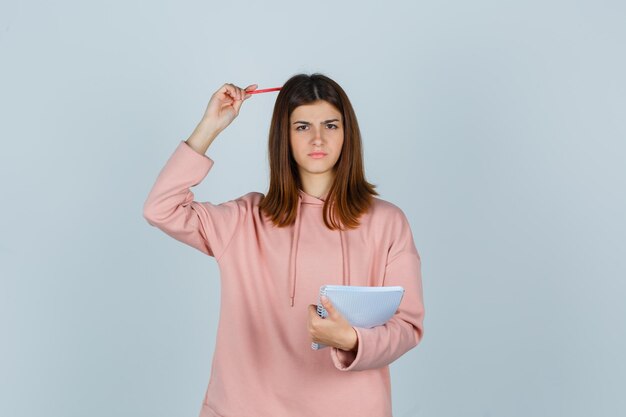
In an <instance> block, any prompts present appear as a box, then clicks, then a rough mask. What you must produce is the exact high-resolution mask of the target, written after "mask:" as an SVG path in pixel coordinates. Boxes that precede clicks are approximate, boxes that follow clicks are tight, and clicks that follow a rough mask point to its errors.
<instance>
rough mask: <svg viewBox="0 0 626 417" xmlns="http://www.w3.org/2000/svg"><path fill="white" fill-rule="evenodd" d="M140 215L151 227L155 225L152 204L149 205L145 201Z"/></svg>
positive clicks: (155, 217)
mask: <svg viewBox="0 0 626 417" xmlns="http://www.w3.org/2000/svg"><path fill="white" fill-rule="evenodd" d="M142 215H143V218H144V219H146V221H147V222H148V223H150V224H151V225H152V226H154V225H155V224H156V223H157V215H156V211H155V210H154V208H153V207H152V204H150V201H149V200H146V202H145V203H144V205H143V213H142Z"/></svg>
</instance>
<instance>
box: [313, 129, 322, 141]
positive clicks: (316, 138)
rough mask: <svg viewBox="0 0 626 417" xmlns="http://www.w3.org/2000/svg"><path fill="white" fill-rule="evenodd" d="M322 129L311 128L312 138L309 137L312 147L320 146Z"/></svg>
mask: <svg viewBox="0 0 626 417" xmlns="http://www.w3.org/2000/svg"><path fill="white" fill-rule="evenodd" d="M322 131H323V130H322V128H320V127H317V128H313V136H312V137H311V143H313V144H314V145H321V144H322Z"/></svg>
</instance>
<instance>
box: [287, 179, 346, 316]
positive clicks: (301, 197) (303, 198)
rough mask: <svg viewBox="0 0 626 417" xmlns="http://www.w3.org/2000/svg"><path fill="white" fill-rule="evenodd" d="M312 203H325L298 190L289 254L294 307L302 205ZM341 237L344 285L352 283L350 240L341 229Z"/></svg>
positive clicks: (290, 289) (342, 279)
mask: <svg viewBox="0 0 626 417" xmlns="http://www.w3.org/2000/svg"><path fill="white" fill-rule="evenodd" d="M305 202H306V203H312V204H316V205H324V201H323V200H321V199H318V198H316V197H313V196H310V195H308V194H306V193H305V192H304V191H302V190H299V192H298V206H297V207H296V223H295V225H294V231H293V239H292V242H291V253H290V254H289V297H290V304H291V307H293V304H294V298H295V296H296V258H297V255H298V241H299V240H300V225H301V224H302V216H301V211H302V210H301V208H302V207H301V206H302V204H303V203H305ZM339 238H340V239H341V258H342V272H341V273H342V278H341V283H342V285H350V271H349V270H348V269H349V266H350V264H349V262H348V241H347V239H346V237H345V234H344V232H343V231H342V230H341V229H340V230H339Z"/></svg>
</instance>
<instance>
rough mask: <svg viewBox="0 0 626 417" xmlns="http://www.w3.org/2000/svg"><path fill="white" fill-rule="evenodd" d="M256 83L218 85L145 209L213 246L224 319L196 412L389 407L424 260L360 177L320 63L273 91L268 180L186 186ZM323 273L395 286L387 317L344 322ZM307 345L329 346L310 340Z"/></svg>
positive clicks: (340, 104)
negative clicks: (229, 191) (205, 189)
mask: <svg viewBox="0 0 626 417" xmlns="http://www.w3.org/2000/svg"><path fill="white" fill-rule="evenodd" d="M256 87H257V85H256V84H252V85H249V86H248V87H246V88H245V89H242V88H240V87H238V86H236V85H233V84H224V85H223V86H221V87H220V88H219V90H217V91H216V92H215V93H214V94H213V95H212V96H211V99H210V101H209V104H208V106H207V108H206V111H205V114H204V116H203V118H202V119H201V121H200V123H199V124H198V125H197V127H196V128H195V130H194V132H193V133H192V135H191V136H190V137H189V139H187V140H186V141H181V142H180V143H179V144H178V146H177V148H176V150H175V151H174V153H173V154H172V155H171V157H170V158H169V160H168V161H167V163H166V164H165V166H164V168H163V169H162V170H161V172H160V174H159V175H158V178H157V180H156V183H155V184H154V186H153V188H152V190H151V191H150V193H149V195H148V198H147V200H146V202H145V205H144V217H145V218H146V220H147V221H148V223H150V224H151V225H153V226H156V227H158V228H159V229H161V230H162V231H163V232H165V233H167V234H168V235H170V236H172V237H173V238H175V239H177V240H179V241H181V242H184V243H185V244H188V245H190V246H192V247H194V248H196V249H198V250H200V251H202V252H203V253H205V254H207V255H209V256H212V257H214V258H215V259H216V261H217V262H218V265H219V268H220V274H221V279H220V282H221V304H220V319H219V327H218V331H217V341H216V347H215V353H214V356H213V362H212V369H211V376H210V380H209V384H208V388H207V391H206V396H205V398H204V401H203V403H202V407H201V411H200V416H201V417H209V416H210V417H294V416H311V417H313V416H320V417H321V416H324V417H329V416H330V417H337V416H341V417H352V416H354V417H356V416H358V417H368V416H371V417H390V416H391V415H392V407H391V386H390V375H389V364H390V363H391V362H393V361H394V360H396V359H397V358H398V357H400V356H402V355H403V354H404V353H406V352H407V351H408V350H410V349H412V348H413V347H415V346H416V345H417V344H418V343H419V342H420V341H421V339H422V336H423V331H424V330H423V318H424V305H423V299H422V281H421V261H420V256H419V254H418V252H417V250H416V248H415V244H414V241H413V236H412V233H411V229H410V226H409V223H408V221H407V218H406V216H405V215H404V213H403V212H402V210H401V209H399V208H398V207H397V206H395V205H393V204H392V203H389V202H387V201H385V200H382V199H380V198H377V197H374V195H378V193H377V192H376V191H375V190H374V186H373V185H372V184H370V183H368V182H367V181H366V180H365V175H364V167H363V156H362V148H361V136H360V132H359V127H358V124H357V119H356V116H355V114H354V111H353V109H352V105H351V104H350V101H349V100H348V97H347V96H346V94H345V92H344V91H343V89H342V88H341V87H340V86H339V85H338V84H337V83H336V82H335V81H333V80H331V79H330V78H328V77H326V76H324V75H322V74H318V73H316V74H312V75H310V76H309V75H306V74H298V75H295V76H293V77H292V78H290V79H289V80H288V81H287V82H286V83H285V84H284V85H283V86H282V88H281V90H280V93H279V94H278V97H277V99H276V104H275V107H274V113H273V116H272V121H271V126H270V132H269V162H270V172H271V174H270V185H269V190H268V192H267V194H266V195H264V194H262V193H259V192H250V193H248V194H245V195H243V196H241V197H239V198H237V199H234V200H230V201H227V202H224V203H221V204H213V203H210V202H198V201H195V200H194V194H193V193H192V192H191V191H190V187H193V186H195V185H197V184H199V183H200V182H201V181H202V180H203V179H204V178H205V176H206V175H207V174H208V173H209V171H210V170H211V167H212V166H213V163H214V162H213V160H212V159H211V158H209V157H208V156H206V155H205V152H206V151H207V149H208V148H209V146H210V145H211V143H212V142H213V141H214V140H215V138H216V137H217V136H218V134H219V133H220V132H221V131H222V130H224V129H225V128H226V127H227V126H228V125H229V124H230V123H231V122H232V121H233V120H234V119H235V118H236V117H237V116H238V115H239V111H240V109H241V106H242V104H243V102H244V101H245V100H247V99H249V98H250V97H252V94H250V93H249V92H250V91H254V90H255V89H256ZM324 284H339V285H359V286H361V285H367V286H383V285H385V286H393V285H400V286H402V287H404V289H405V293H404V297H403V299H402V302H401V303H400V307H399V309H398V310H397V312H396V313H395V315H394V316H393V318H392V319H391V320H389V321H388V322H387V323H386V324H385V325H383V326H378V327H374V328H371V329H367V328H359V327H352V326H351V325H350V324H349V323H348V322H347V321H346V319H345V318H344V317H343V316H342V315H341V314H340V313H339V312H338V311H337V310H335V309H334V308H333V306H332V305H331V304H330V303H329V302H326V303H325V307H326V309H327V310H328V311H329V317H327V318H325V319H322V318H320V317H319V316H318V315H317V312H316V303H317V299H318V296H319V289H320V286H321V285H324ZM311 342H318V343H321V344H324V345H327V346H328V347H329V348H326V349H319V350H313V349H311Z"/></svg>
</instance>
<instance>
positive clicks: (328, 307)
mask: <svg viewBox="0 0 626 417" xmlns="http://www.w3.org/2000/svg"><path fill="white" fill-rule="evenodd" d="M321 301H322V305H323V306H324V308H325V309H326V311H328V315H329V316H330V315H334V314H335V307H334V306H333V305H332V303H331V302H330V300H329V299H328V298H327V297H325V296H322V297H321Z"/></svg>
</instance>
